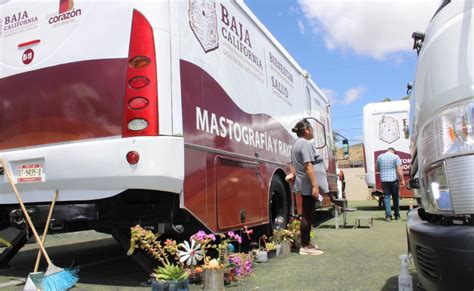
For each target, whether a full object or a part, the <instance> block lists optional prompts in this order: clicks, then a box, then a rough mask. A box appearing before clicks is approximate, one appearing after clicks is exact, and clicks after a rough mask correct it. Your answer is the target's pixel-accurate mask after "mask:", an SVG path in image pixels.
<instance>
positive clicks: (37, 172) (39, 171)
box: [17, 164, 43, 183]
mask: <svg viewBox="0 0 474 291" xmlns="http://www.w3.org/2000/svg"><path fill="white" fill-rule="evenodd" d="M42 178H43V165H40V164H32V165H21V166H19V167H18V175H17V181H18V183H25V182H41V180H42Z"/></svg>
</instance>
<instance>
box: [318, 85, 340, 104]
mask: <svg viewBox="0 0 474 291" xmlns="http://www.w3.org/2000/svg"><path fill="white" fill-rule="evenodd" d="M321 92H323V94H324V96H326V97H327V98H328V99H329V104H333V105H334V104H335V103H336V102H337V99H336V92H334V90H332V89H328V88H321Z"/></svg>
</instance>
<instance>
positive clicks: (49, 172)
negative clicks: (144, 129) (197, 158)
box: [0, 136, 184, 204]
mask: <svg viewBox="0 0 474 291" xmlns="http://www.w3.org/2000/svg"><path fill="white" fill-rule="evenodd" d="M129 151H136V152H138V154H139V155H140V159H139V161H138V163H137V164H135V165H130V164H129V163H128V162H127V159H126V155H127V153H128V152H129ZM0 158H2V159H4V160H5V161H6V164H7V165H6V166H7V167H8V168H9V169H10V172H11V173H12V175H13V179H14V182H15V183H16V185H17V188H18V191H19V192H20V195H21V197H22V199H23V200H24V202H25V203H38V202H48V201H51V199H52V197H53V192H54V190H59V198H58V201H92V200H97V199H103V198H108V197H112V196H115V195H117V194H119V193H121V192H123V191H125V190H126V189H148V190H158V191H165V192H171V193H180V192H181V191H182V187H183V178H184V142H183V138H181V137H161V136H155V137H135V138H121V137H114V138H106V139H98V140H88V141H81V142H72V143H64V144H54V145H48V146H39V147H34V148H28V149H19V150H13V151H3V152H1V153H0ZM29 165H40V166H41V167H42V175H41V178H40V181H34V182H25V181H23V182H22V181H19V179H18V175H19V169H20V168H21V167H25V166H29ZM37 179H38V178H37ZM16 203H18V201H17V199H16V197H15V195H14V193H13V191H12V189H11V186H10V184H9V183H8V179H7V177H6V176H5V175H2V176H0V204H16Z"/></svg>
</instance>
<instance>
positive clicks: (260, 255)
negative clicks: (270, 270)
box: [255, 250, 268, 263]
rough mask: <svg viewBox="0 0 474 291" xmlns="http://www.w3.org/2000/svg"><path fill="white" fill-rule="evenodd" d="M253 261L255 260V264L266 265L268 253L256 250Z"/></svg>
mask: <svg viewBox="0 0 474 291" xmlns="http://www.w3.org/2000/svg"><path fill="white" fill-rule="evenodd" d="M255 259H256V260H257V262H259V263H266V262H267V261H268V253H267V251H261V250H257V251H256V252H255Z"/></svg>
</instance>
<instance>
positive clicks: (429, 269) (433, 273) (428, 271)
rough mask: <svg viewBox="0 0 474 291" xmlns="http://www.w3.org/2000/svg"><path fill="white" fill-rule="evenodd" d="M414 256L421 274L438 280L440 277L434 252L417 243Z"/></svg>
mask: <svg viewBox="0 0 474 291" xmlns="http://www.w3.org/2000/svg"><path fill="white" fill-rule="evenodd" d="M416 258H417V260H418V265H419V266H420V270H421V272H422V273H423V275H425V277H427V278H429V279H431V280H433V281H438V280H439V277H440V276H439V261H438V256H437V255H436V252H435V251H434V250H432V249H429V248H425V247H422V246H419V245H417V246H416Z"/></svg>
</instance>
